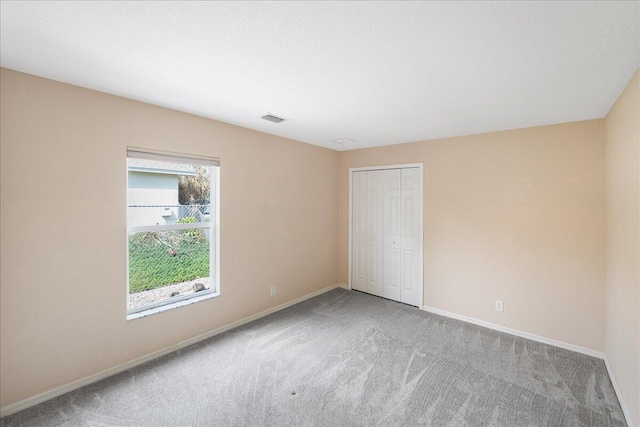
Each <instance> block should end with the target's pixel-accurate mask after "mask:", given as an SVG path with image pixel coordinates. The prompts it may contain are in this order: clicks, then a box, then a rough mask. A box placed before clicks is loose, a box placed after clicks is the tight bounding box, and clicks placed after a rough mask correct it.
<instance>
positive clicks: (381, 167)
mask: <svg viewBox="0 0 640 427" xmlns="http://www.w3.org/2000/svg"><path fill="white" fill-rule="evenodd" d="M405 168H418V169H419V170H420V182H421V191H420V200H419V215H420V229H419V230H418V236H419V245H418V246H419V249H420V253H419V259H420V265H419V269H420V278H421V282H422V283H421V286H420V301H421V304H420V307H422V306H423V305H424V163H403V164H398V165H379V166H364V167H358V168H349V271H348V274H349V277H348V279H347V287H348V289H351V261H352V260H351V254H352V245H353V242H352V233H353V230H352V229H351V226H352V224H353V216H352V215H353V206H352V204H353V202H352V200H351V198H352V194H351V192H352V190H353V173H354V172H359V171H375V170H385V169H405Z"/></svg>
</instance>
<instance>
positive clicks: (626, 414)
mask: <svg viewBox="0 0 640 427" xmlns="http://www.w3.org/2000/svg"><path fill="white" fill-rule="evenodd" d="M604 364H605V366H606V367H607V372H608V373H609V378H611V383H612V384H613V389H614V390H615V392H616V396H618V402H620V406H621V407H622V413H623V414H624V419H625V420H626V421H627V425H628V426H629V427H633V421H632V420H631V414H630V413H629V408H627V405H625V403H624V400H623V399H622V393H621V392H620V388H619V387H618V383H617V382H616V377H615V376H614V375H613V369H611V365H610V364H609V359H608V358H607V355H606V354H605V355H604Z"/></svg>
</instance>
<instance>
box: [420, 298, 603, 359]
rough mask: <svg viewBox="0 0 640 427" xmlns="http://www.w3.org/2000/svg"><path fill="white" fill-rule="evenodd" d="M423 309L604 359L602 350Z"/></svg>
mask: <svg viewBox="0 0 640 427" xmlns="http://www.w3.org/2000/svg"><path fill="white" fill-rule="evenodd" d="M421 308H422V310H424V311H428V312H429V313H433V314H439V315H440V316H445V317H450V318H452V319H456V320H462V321H463V322H468V323H473V324H474V325H478V326H483V327H485V328H489V329H494V330H496V331H500V332H505V333H507V334H511V335H516V336H519V337H522V338H526V339H529V340H532V341H538V342H541V343H543V344H549V345H553V346H556V347H560V348H564V349H565V350H571V351H575V352H576V353H582V354H586V355H587V356H593V357H597V358H598V359H604V353H602V352H601V351H596V350H591V349H590V348H586V347H580V346H578V345H574V344H569V343H566V342H563V341H557V340H553V339H551V338H546V337H542V336H540V335H535V334H530V333H529V332H524V331H519V330H517V329H511V328H507V327H506V326H500V325H496V324H495V323H490V322H485V321H484V320H478V319H474V318H473V317H467V316H463V315H461V314H456V313H451V312H449V311H445V310H440V309H439V308H433V307H428V306H426V305H425V306H422V307H421Z"/></svg>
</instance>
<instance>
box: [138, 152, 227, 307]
mask: <svg viewBox="0 0 640 427" xmlns="http://www.w3.org/2000/svg"><path fill="white" fill-rule="evenodd" d="M126 158H127V159H129V158H143V159H149V160H160V161H167V162H181V163H189V164H196V165H204V166H208V167H210V168H211V169H210V170H211V179H212V180H214V184H215V185H214V186H212V188H211V192H213V190H214V188H215V194H210V201H211V202H210V203H211V207H212V209H211V213H210V221H208V222H198V223H185V224H161V225H133V226H130V225H129V218H128V206H129V173H128V166H127V168H126V170H127V174H126V177H127V178H126V190H127V197H126V198H127V203H126V209H127V219H126V222H127V224H126V235H127V238H126V254H127V280H126V296H127V298H126V301H127V305H126V309H127V320H133V319H138V318H141V317H146V316H149V315H152V314H156V313H161V312H163V311H166V310H171V309H174V308H178V307H182V306H185V305H190V304H193V303H196V302H199V301H204V300H207V299H210V298H213V297H217V296H219V295H220V160H219V159H217V158H213V157H203V156H193V155H188V154H179V153H170V152H164V151H158V150H149V149H144V148H136V147H127V157H126ZM127 163H128V162H127ZM214 201H215V203H214ZM214 213H215V214H214ZM194 228H200V229H202V228H205V229H206V228H208V229H209V233H210V234H209V242H210V246H209V256H210V258H209V289H206V290H203V291H200V292H194V293H191V294H188V295H176V296H174V297H170V298H166V299H164V300H161V301H157V302H155V303H152V304H147V305H144V306H142V307H137V308H134V309H129V234H130V233H139V232H145V231H167V230H189V229H194Z"/></svg>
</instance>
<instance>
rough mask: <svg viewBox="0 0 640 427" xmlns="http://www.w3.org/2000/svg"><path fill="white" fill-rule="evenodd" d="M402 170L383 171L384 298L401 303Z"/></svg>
mask: <svg viewBox="0 0 640 427" xmlns="http://www.w3.org/2000/svg"><path fill="white" fill-rule="evenodd" d="M401 175H402V173H401V169H388V170H385V171H383V184H384V192H383V200H384V223H383V230H384V253H383V275H384V280H383V283H382V296H383V297H385V298H389V299H392V300H395V301H400V242H401V235H400V231H401V230H400V225H401V221H400V219H401V209H400V208H401V204H400V202H401V195H402V192H401V189H400V180H401V178H402V176H401Z"/></svg>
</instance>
